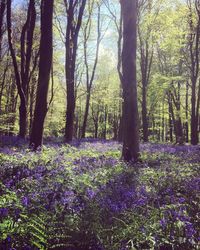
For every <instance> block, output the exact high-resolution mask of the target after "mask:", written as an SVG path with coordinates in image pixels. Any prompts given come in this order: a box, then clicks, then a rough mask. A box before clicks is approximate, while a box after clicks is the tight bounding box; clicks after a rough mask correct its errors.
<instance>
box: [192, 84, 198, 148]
mask: <svg viewBox="0 0 200 250" xmlns="http://www.w3.org/2000/svg"><path fill="white" fill-rule="evenodd" d="M191 109H192V110H191V111H192V112H191V144H192V145H197V144H198V142H199V138H198V116H196V81H195V80H193V81H192V97H191Z"/></svg>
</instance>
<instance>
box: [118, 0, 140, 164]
mask: <svg viewBox="0 0 200 250" xmlns="http://www.w3.org/2000/svg"><path fill="white" fill-rule="evenodd" d="M121 7H122V19H123V50H122V72H123V81H122V83H123V99H124V104H123V115H122V117H123V150H122V158H123V159H124V160H125V161H132V160H134V161H137V160H138V157H139V131H138V106H137V86H136V85H137V84H136V49H137V25H136V23H137V4H136V0H121Z"/></svg>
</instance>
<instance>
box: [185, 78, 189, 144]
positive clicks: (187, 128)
mask: <svg viewBox="0 0 200 250" xmlns="http://www.w3.org/2000/svg"><path fill="white" fill-rule="evenodd" d="M188 90H189V85H188V82H186V94H185V117H186V122H185V141H186V142H187V143H188V142H189V126H188V124H189V122H188V118H189V116H188V110H189V107H188V96H189V94H188Z"/></svg>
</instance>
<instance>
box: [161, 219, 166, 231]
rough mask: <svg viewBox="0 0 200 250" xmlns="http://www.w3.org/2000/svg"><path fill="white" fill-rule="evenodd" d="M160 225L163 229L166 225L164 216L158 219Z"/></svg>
mask: <svg viewBox="0 0 200 250" xmlns="http://www.w3.org/2000/svg"><path fill="white" fill-rule="evenodd" d="M160 225H161V227H162V229H165V228H166V226H167V221H166V219H165V218H163V219H161V220H160Z"/></svg>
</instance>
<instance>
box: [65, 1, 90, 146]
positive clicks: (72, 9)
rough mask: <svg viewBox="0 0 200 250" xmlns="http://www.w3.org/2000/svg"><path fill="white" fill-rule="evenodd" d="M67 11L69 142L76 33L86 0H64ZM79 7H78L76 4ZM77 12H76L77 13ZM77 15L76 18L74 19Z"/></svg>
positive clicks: (68, 136)
mask: <svg viewBox="0 0 200 250" xmlns="http://www.w3.org/2000/svg"><path fill="white" fill-rule="evenodd" d="M64 3H65V7H66V13H67V30H66V41H65V49H66V55H65V74H66V87H67V110H66V124H65V142H67V143H68V142H71V141H72V138H73V129H74V112H75V106H76V98H75V65H76V55H77V48H78V35H79V31H80V27H81V23H82V17H83V13H84V9H85V5H86V0H82V1H81V2H80V3H79V1H72V0H70V1H69V2H68V1H67V0H64ZM79 4H80V7H79V9H78V5H79ZM77 13H78V14H77ZM76 15H77V16H78V17H77V20H75V18H76Z"/></svg>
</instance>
